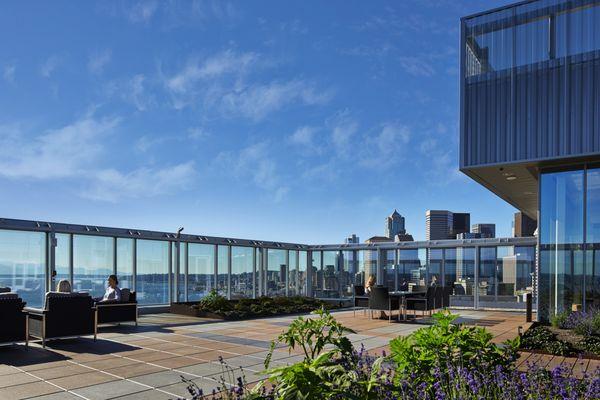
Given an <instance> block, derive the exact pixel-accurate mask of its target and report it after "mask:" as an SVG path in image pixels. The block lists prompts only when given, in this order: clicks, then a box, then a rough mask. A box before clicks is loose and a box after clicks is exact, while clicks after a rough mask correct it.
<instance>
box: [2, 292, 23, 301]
mask: <svg viewBox="0 0 600 400" xmlns="http://www.w3.org/2000/svg"><path fill="white" fill-rule="evenodd" d="M18 298H19V295H18V294H16V293H0V300H6V299H18Z"/></svg>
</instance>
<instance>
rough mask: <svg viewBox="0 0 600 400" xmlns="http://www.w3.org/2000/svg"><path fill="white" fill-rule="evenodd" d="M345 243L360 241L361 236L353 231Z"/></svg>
mask: <svg viewBox="0 0 600 400" xmlns="http://www.w3.org/2000/svg"><path fill="white" fill-rule="evenodd" d="M344 243H346V244H353V243H360V238H359V237H358V236H356V234H355V233H353V234H352V235H350V236H348V237H347V238H346V239H344Z"/></svg>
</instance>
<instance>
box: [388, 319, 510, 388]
mask: <svg viewBox="0 0 600 400" xmlns="http://www.w3.org/2000/svg"><path fill="white" fill-rule="evenodd" d="M457 317H458V316H457V315H452V314H450V313H449V312H439V313H436V314H434V316H433V318H434V321H435V322H434V325H433V326H430V327H427V328H422V329H419V330H418V331H416V332H414V333H412V334H411V335H409V336H406V337H397V338H395V339H393V340H392V341H391V342H390V349H391V358H392V359H393V360H394V361H395V363H396V377H395V378H396V381H400V380H401V379H403V378H406V377H408V376H413V377H414V378H415V379H417V380H420V381H423V382H427V383H433V380H434V375H433V371H434V370H435V368H441V369H442V371H444V370H445V369H446V366H447V365H449V364H452V363H455V362H456V361H457V360H458V361H459V365H470V366H476V367H477V368H486V369H489V368H495V367H496V366H498V365H501V366H508V365H510V364H511V363H512V362H513V361H514V360H515V359H516V354H517V348H518V339H515V340H514V341H508V342H505V345H504V347H499V346H497V345H495V344H494V343H492V342H491V340H492V337H493V335H492V334H491V333H489V332H487V331H486V330H485V329H483V328H478V327H466V326H461V325H456V324H453V322H454V320H455V319H456V318H457Z"/></svg>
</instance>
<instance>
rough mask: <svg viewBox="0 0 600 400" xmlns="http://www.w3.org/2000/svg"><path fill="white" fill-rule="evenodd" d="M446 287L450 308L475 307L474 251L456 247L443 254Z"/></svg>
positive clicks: (468, 248)
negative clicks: (444, 258) (448, 288)
mask: <svg viewBox="0 0 600 400" xmlns="http://www.w3.org/2000/svg"><path fill="white" fill-rule="evenodd" d="M445 257H446V260H445V265H444V267H445V269H446V273H445V279H446V285H447V286H449V287H450V288H451V292H450V299H449V300H450V306H451V307H474V306H475V249H474V248H471V247H457V248H454V249H446V252H445Z"/></svg>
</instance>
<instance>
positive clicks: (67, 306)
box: [25, 297, 96, 348]
mask: <svg viewBox="0 0 600 400" xmlns="http://www.w3.org/2000/svg"><path fill="white" fill-rule="evenodd" d="M25 311H26V312H27V319H28V327H27V331H28V336H29V337H33V338H37V339H40V340H41V341H42V347H43V348H46V341H48V340H52V339H65V338H72V337H81V336H86V335H94V341H96V329H95V319H94V314H95V307H94V306H93V300H92V298H91V297H51V298H48V308H47V309H38V308H29V307H26V308H25Z"/></svg>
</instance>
